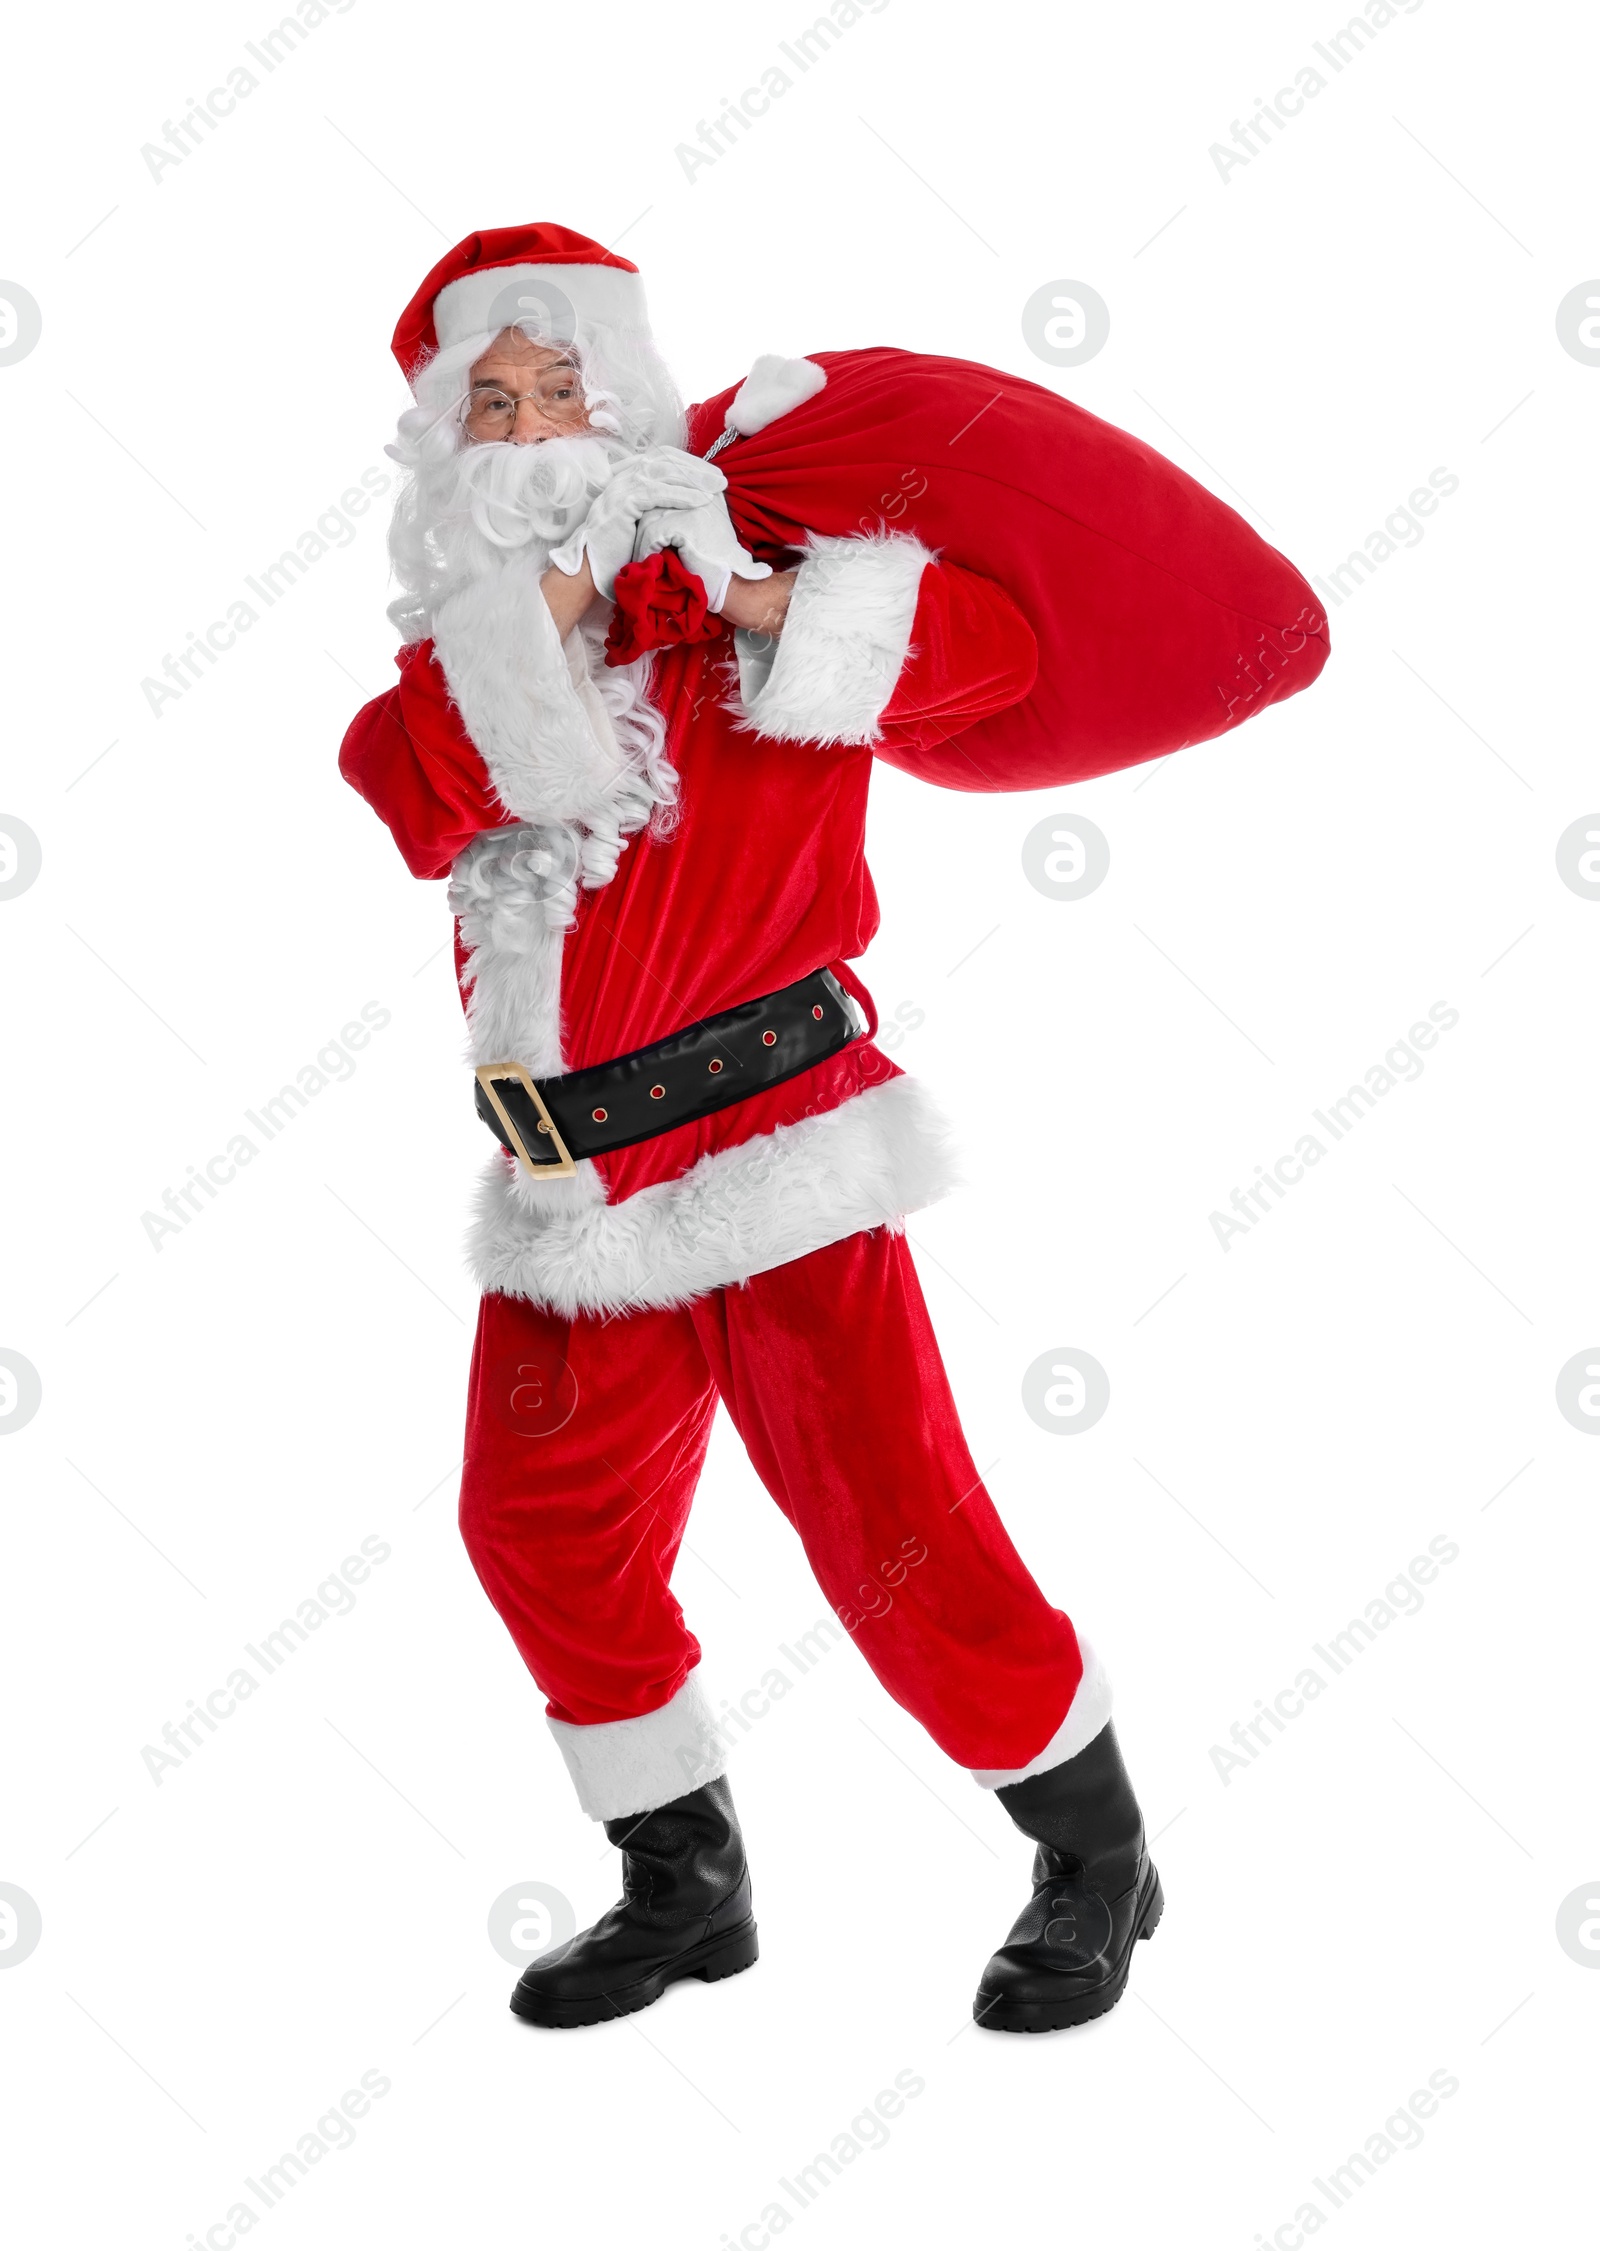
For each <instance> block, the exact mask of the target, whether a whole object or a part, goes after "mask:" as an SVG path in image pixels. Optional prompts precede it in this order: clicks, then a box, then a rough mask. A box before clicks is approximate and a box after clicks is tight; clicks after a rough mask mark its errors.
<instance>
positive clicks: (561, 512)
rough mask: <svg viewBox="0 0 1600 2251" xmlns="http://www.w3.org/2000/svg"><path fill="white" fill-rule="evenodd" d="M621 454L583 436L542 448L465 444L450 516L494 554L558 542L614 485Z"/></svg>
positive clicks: (455, 462)
mask: <svg viewBox="0 0 1600 2251" xmlns="http://www.w3.org/2000/svg"><path fill="white" fill-rule="evenodd" d="M622 450H623V449H622V448H620V447H618V446H616V445H615V444H612V443H608V441H607V440H605V439H604V438H599V437H594V436H590V435H587V434H585V435H583V436H581V437H572V438H546V439H545V440H543V441H542V443H540V444H538V445H513V444H512V443H510V441H509V440H508V441H506V442H504V443H501V444H497V445H466V446H463V447H462V449H461V451H460V452H459V453H457V454H454V455H453V456H452V457H451V460H450V464H449V474H448V488H447V491H446V492H445V493H444V494H441V495H440V498H441V500H442V501H443V504H444V505H443V507H442V509H441V510H440V511H439V513H440V514H442V515H445V516H450V515H465V516H467V517H469V518H470V520H471V522H472V524H473V526H474V528H475V529H476V530H477V531H478V532H479V534H480V535H481V536H482V537H483V538H484V539H486V540H487V541H488V542H489V544H490V545H491V546H492V547H499V548H513V547H526V546H527V545H528V543H529V542H530V541H531V540H534V539H539V540H543V541H545V542H555V541H558V540H560V539H561V538H562V537H563V536H564V535H565V533H566V532H568V531H569V530H571V529H572V527H573V526H574V525H575V524H577V523H578V522H580V521H581V519H582V518H583V516H584V515H585V514H586V513H587V511H588V507H589V503H590V501H591V499H592V498H593V497H594V495H595V494H596V493H597V492H599V491H601V490H602V489H603V488H604V487H605V486H606V485H608V484H609V483H610V481H611V477H612V473H613V470H614V468H615V466H616V461H617V458H618V457H619V456H620V454H621V452H622Z"/></svg>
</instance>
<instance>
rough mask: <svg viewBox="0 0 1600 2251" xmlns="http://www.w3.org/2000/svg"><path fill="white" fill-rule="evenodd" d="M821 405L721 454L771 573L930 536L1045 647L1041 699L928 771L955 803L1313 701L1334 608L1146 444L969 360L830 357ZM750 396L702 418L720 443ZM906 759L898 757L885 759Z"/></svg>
mask: <svg viewBox="0 0 1600 2251" xmlns="http://www.w3.org/2000/svg"><path fill="white" fill-rule="evenodd" d="M811 358H812V359H813V360H814V362H815V363H816V365H817V366H819V367H822V368H825V369H826V370H827V378H828V379H827V383H826V386H825V387H824V388H823V389H822V390H820V391H818V392H817V393H816V394H815V396H814V397H811V398H809V399H806V400H805V401H803V403H802V404H800V405H798V406H793V407H791V408H789V410H788V411H787V412H784V413H780V414H779V415H778V417H777V419H776V420H774V421H771V422H769V423H768V424H767V426H766V427H765V428H764V429H760V430H757V431H755V432H754V434H753V435H751V436H748V437H736V438H734V439H733V440H732V441H731V442H730V443H729V444H728V445H726V446H725V447H723V448H722V450H721V451H720V452H719V453H718V454H717V457H716V462H717V467H718V468H719V469H721V470H722V471H723V473H724V475H725V476H726V477H727V480H728V492H727V500H728V508H729V512H730V514H731V515H732V518H733V522H734V526H735V528H736V529H737V531H738V533H739V536H740V538H741V539H742V540H743V541H744V543H745V545H746V546H747V547H748V548H750V549H751V551H752V552H753V553H754V554H755V555H756V556H757V557H758V558H759V559H760V560H761V561H763V562H769V563H774V564H778V563H782V562H785V561H792V560H793V559H794V553H793V551H794V550H795V549H797V548H798V547H800V546H801V544H802V543H803V540H804V537H805V534H806V533H807V532H808V531H810V532H816V533H820V534H823V535H825V536H827V535H832V536H839V535H841V534H845V533H852V532H863V531H879V530H884V529H888V530H898V531H909V532H915V533H916V535H917V536H918V538H920V539H921V540H923V541H924V542H925V544H926V545H927V546H929V547H931V548H934V549H936V550H937V551H938V553H939V554H940V556H941V557H942V558H943V559H944V560H945V561H947V562H951V563H959V564H961V565H963V566H964V567H965V568H966V569H968V570H973V571H979V572H981V573H982V574H983V575H984V576H985V577H988V578H992V579H994V580H996V581H997V582H998V583H999V584H1000V585H1001V586H1002V587H1004V589H1005V590H1006V592H1007V593H1008V594H1009V595H1010V596H1011V598H1012V600H1013V601H1014V602H1015V603H1016V604H1017V607H1018V608H1019V609H1020V610H1021V612H1022V614H1023V616H1024V617H1025V618H1026V619H1027V620H1028V623H1029V624H1030V625H1031V626H1032V628H1033V630H1034V633H1035V635H1036V636H1037V638H1038V642H1039V676H1038V679H1037V681H1036V683H1035V685H1034V687H1033V690H1032V692H1031V693H1030V694H1029V695H1028V696H1027V697H1026V699H1025V700H1024V701H1023V702H1021V703H1019V704H1015V705H1013V706H1012V707H1011V708H1010V709H1009V710H1007V711H1002V712H999V713H997V714H996V715H995V716H994V717H993V718H990V719H982V720H979V721H978V722H977V724H976V725H975V726H972V727H969V728H968V729H966V730H965V732H964V733H963V734H962V736H961V741H962V743H963V745H964V746H966V747H967V748H968V749H969V750H970V751H971V752H972V756H973V758H974V759H976V760H977V761H978V763H979V764H980V765H981V766H982V767H983V768H985V769H986V770H987V771H988V772H989V773H990V774H991V775H999V776H1001V777H1003V778H1002V779H1001V780H1000V781H999V782H998V783H997V782H995V781H993V780H990V781H988V782H983V781H975V780H974V778H973V776H974V767H973V764H972V762H971V760H969V759H968V758H966V757H963V756H962V755H961V754H960V753H959V752H957V751H955V750H951V751H950V752H949V753H947V754H944V755H943V756H941V754H940V753H938V752H934V753H933V754H931V755H930V754H929V753H927V752H926V751H919V753H918V760H917V770H918V772H919V773H921V774H923V775H924V776H926V777H928V778H930V779H933V780H936V781H940V782H943V783H945V784H946V785H947V786H948V787H950V788H952V789H974V788H978V789H982V788H986V787H987V788H994V787H1003V788H1006V789H1040V788H1046V787H1051V786H1054V785H1055V784H1057V783H1062V782H1073V781H1083V780H1085V779H1087V778H1088V777H1089V776H1090V775H1093V774H1106V773H1111V772H1113V771H1114V770H1115V769H1116V768H1117V767H1120V766H1132V765H1136V764H1138V762H1139V761H1140V760H1142V759H1146V758H1158V757H1160V756H1161V755H1162V754H1163V753H1164V752H1166V751H1171V750H1181V749H1183V748H1184V747H1185V746H1186V745H1188V744H1190V743H1198V742H1206V741H1208V740H1209V739H1210V738H1211V737H1212V736H1214V735H1220V734H1223V733H1225V732H1226V731H1227V730H1228V729H1229V728H1230V727H1236V726H1238V725H1239V723H1240V722H1241V720H1244V719H1248V718H1249V717H1251V716H1252V715H1253V714H1254V713H1255V712H1258V711H1261V710H1264V709H1265V708H1266V706H1267V705H1268V704H1269V703H1278V702H1280V701H1281V700H1282V699H1283V698H1284V697H1285V696H1292V695H1294V694H1295V693H1296V692H1297V691H1298V690H1299V689H1301V688H1305V687H1309V685H1310V684H1311V682H1312V681H1313V680H1314V679H1315V678H1316V676H1317V674H1318V673H1319V672H1320V671H1321V669H1322V666H1323V664H1324V662H1325V661H1326V659H1327V655H1328V623H1327V617H1326V614H1325V612H1324V610H1323V608H1322V605H1321V604H1320V603H1319V602H1318V601H1317V599H1316V597H1315V596H1314V595H1313V593H1312V591H1311V589H1310V587H1309V586H1307V584H1306V582H1305V580H1304V579H1303V578H1302V577H1301V576H1300V574H1299V572H1298V571H1297V570H1295V569H1294V567H1293V565H1292V564H1290V563H1288V562H1286V561H1285V560H1284V558H1283V556H1281V555H1280V554H1279V553H1278V552H1277V551H1276V549H1275V548H1271V547H1269V546H1268V545H1267V544H1266V542H1265V541H1264V540H1263V539H1260V538H1258V536H1257V535H1256V533H1255V532H1253V531H1252V530H1251V529H1250V527H1249V525H1248V524H1247V523H1245V521H1244V520H1243V518H1242V517H1240V516H1238V515H1236V514H1235V513H1234V511H1233V509H1231V508H1229V507H1228V506H1227V505H1226V503H1225V502H1223V501H1220V500H1218V499H1216V498H1215V496H1214V495H1213V494H1211V493H1209V492H1207V491H1206V490H1205V489H1204V487H1203V486H1201V485H1198V484H1196V483H1195V481H1194V479H1193V478H1192V477H1189V476H1186V475H1185V474H1184V472H1183V471H1182V470H1181V469H1179V468H1177V467H1175V466H1174V464H1173V463H1172V462H1170V461H1168V460H1166V459H1164V458H1163V456H1162V455H1161V454H1159V453H1157V452H1155V451H1154V450H1153V449H1152V448H1151V447H1149V446H1147V445H1144V444H1142V443H1141V442H1140V440H1139V439H1137V438H1131V437H1129V436H1128V435H1127V433H1126V432H1125V431H1123V430H1117V429H1114V428H1113V427H1112V425H1111V424H1110V423H1109V422H1101V421H1099V420H1098V419H1097V418H1096V417H1095V416H1094V415H1092V414H1086V413H1085V412H1084V410H1083V409H1082V407H1078V406H1074V405H1073V404H1072V403H1071V402H1070V400H1067V399H1063V398H1058V397H1057V396H1056V394H1055V393H1054V392H1053V391H1047V390H1044V389H1043V388H1042V387H1041V386H1040V385H1039V384H1037V383H1028V382H1025V381H1024V380H1023V379H1022V378H1021V377H1020V376H1016V375H1007V374H1005V373H1003V372H1002V371H1001V370H1000V369H998V368H993V367H981V366H979V365H978V364H977V363H975V362H974V361H972V360H951V359H937V358H933V357H930V356H929V355H927V354H925V353H921V352H901V351H896V350H893V349H891V348H889V347H887V346H875V347H873V348H872V349H870V350H867V351H859V352H815V353H813V354H812V355H811ZM737 388H738V386H737V385H735V386H733V387H732V388H730V389H729V390H726V391H723V392H721V393H719V394H718V396H717V397H716V398H714V399H708V400H706V401H705V403H704V404H703V405H700V406H697V407H694V408H692V409H691V410H690V416H689V450H690V451H691V452H692V453H698V454H704V453H706V452H707V451H708V450H709V449H710V447H711V446H712V445H713V444H714V443H715V441H716V439H717V438H718V437H720V436H721V434H722V430H723V423H724V418H725V415H726V411H727V408H728V406H729V404H730V402H731V401H732V399H733V397H734V392H735V390H736V389H737ZM890 756H891V759H892V754H890Z"/></svg>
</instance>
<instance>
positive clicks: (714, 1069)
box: [706, 1062, 722, 1075]
mask: <svg viewBox="0 0 1600 2251" xmlns="http://www.w3.org/2000/svg"><path fill="white" fill-rule="evenodd" d="M721 1068H722V1065H721V1064H720V1063H716V1062H711V1063H708V1064H707V1065H706V1069H707V1070H708V1071H710V1072H712V1073H713V1075H714V1074H715V1073H716V1072H718V1071H720V1070H721Z"/></svg>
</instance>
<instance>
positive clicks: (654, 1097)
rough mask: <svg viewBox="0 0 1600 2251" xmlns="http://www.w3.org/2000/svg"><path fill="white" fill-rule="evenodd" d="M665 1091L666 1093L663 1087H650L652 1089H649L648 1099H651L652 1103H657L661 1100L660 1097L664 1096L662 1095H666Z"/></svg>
mask: <svg viewBox="0 0 1600 2251" xmlns="http://www.w3.org/2000/svg"><path fill="white" fill-rule="evenodd" d="M666 1091H667V1090H666V1088H665V1087H664V1086H653V1087H652V1088H651V1089H650V1099H651V1101H652V1102H659V1101H660V1100H661V1097H662V1096H663V1095H664V1094H665V1093H666Z"/></svg>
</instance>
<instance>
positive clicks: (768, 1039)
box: [761, 1032, 778, 1047]
mask: <svg viewBox="0 0 1600 2251" xmlns="http://www.w3.org/2000/svg"><path fill="white" fill-rule="evenodd" d="M761 1044H762V1046H763V1047H776V1046H777V1044H778V1035H777V1033H776V1032H763V1033H762V1035H761Z"/></svg>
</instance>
